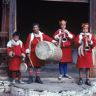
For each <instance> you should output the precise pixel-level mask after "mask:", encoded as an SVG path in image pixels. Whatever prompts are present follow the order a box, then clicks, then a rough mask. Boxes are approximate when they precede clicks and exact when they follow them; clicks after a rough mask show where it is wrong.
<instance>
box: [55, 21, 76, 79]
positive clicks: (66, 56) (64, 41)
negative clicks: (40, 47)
mask: <svg viewBox="0 0 96 96" xmlns="http://www.w3.org/2000/svg"><path fill="white" fill-rule="evenodd" d="M66 24H67V21H66V20H61V21H59V26H60V29H58V30H57V31H56V32H55V34H54V39H55V40H57V41H58V44H59V46H60V47H61V49H62V53H63V54H62V59H61V61H60V62H59V73H60V75H59V77H58V79H59V80H61V79H62V78H63V77H65V78H69V79H71V76H69V75H68V64H69V63H72V48H71V45H72V40H73V39H74V35H73V34H72V33H71V32H70V31H68V30H67V29H66Z"/></svg>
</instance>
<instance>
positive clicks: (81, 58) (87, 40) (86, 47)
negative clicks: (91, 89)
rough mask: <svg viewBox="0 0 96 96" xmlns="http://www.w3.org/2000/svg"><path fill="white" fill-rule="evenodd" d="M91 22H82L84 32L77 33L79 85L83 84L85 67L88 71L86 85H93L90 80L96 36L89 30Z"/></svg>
mask: <svg viewBox="0 0 96 96" xmlns="http://www.w3.org/2000/svg"><path fill="white" fill-rule="evenodd" d="M89 29H90V28H89V24H88V23H83V24H82V32H81V33H80V34H79V35H77V37H76V39H75V41H76V45H77V48H78V59H77V68H78V69H79V82H78V84H79V85H82V84H83V79H82V78H83V76H82V69H85V70H86V71H85V73H86V81H85V84H86V85H89V86H90V85H91V82H90V80H89V71H90V68H92V67H93V61H92V49H93V48H94V46H95V45H96V40H95V37H94V36H93V35H92V33H90V32H89Z"/></svg>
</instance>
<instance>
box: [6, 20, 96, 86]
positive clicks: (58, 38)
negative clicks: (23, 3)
mask: <svg viewBox="0 0 96 96" xmlns="http://www.w3.org/2000/svg"><path fill="white" fill-rule="evenodd" d="M66 26H67V21H66V20H60V21H59V29H58V30H57V31H56V32H54V34H53V37H49V36H48V35H46V34H44V33H43V32H41V31H40V27H39V24H37V23H35V24H33V26H32V33H30V34H29V35H28V38H27V41H26V44H23V42H22V41H21V40H20V39H19V33H18V32H14V33H13V35H12V39H11V40H10V41H9V42H8V43H7V54H8V60H9V61H8V69H9V71H8V75H9V78H10V81H11V82H12V83H24V82H23V81H22V80H21V72H20V64H21V63H22V62H27V66H28V73H29V78H28V84H30V83H32V82H36V83H40V84H43V82H42V80H41V78H40V69H41V67H42V66H44V65H45V61H44V60H40V59H39V58H38V57H37V56H36V53H35V49H36V46H37V44H38V43H39V42H40V41H48V42H51V43H53V44H54V45H55V46H59V47H60V48H61V50H62V58H61V60H60V61H59V68H58V69H59V76H58V80H61V79H62V78H69V79H71V78H72V77H71V76H69V75H68V64H72V44H73V42H74V43H75V45H76V48H77V53H78V58H77V63H76V67H77V68H78V70H79V80H78V84H79V85H82V84H84V79H83V78H84V77H83V74H84V73H82V71H83V69H85V74H86V77H85V78H86V80H85V84H86V85H88V86H91V81H90V79H89V71H90V68H92V67H93V61H92V49H93V48H94V47H95V45H96V39H95V37H94V35H92V33H91V32H90V26H89V24H88V23H83V24H82V26H81V27H82V30H81V32H80V33H79V35H77V36H75V35H74V34H73V33H72V32H70V31H69V30H67V29H66ZM50 66H51V65H50Z"/></svg>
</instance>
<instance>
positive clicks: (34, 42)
mask: <svg viewBox="0 0 96 96" xmlns="http://www.w3.org/2000/svg"><path fill="white" fill-rule="evenodd" d="M42 38H43V40H46V41H50V42H51V41H52V40H53V39H52V38H50V37H49V36H47V35H45V34H42ZM30 40H31V34H29V36H28V38H27V42H26V50H27V49H29V46H30ZM40 41H41V39H40V37H34V38H33V40H32V41H31V50H30V51H31V52H30V58H31V61H32V63H33V65H34V67H41V66H44V63H45V62H44V61H42V60H40V59H38V58H37V56H36V54H35V48H36V45H37V44H38V43H39V42H40ZM28 64H29V65H28V66H31V64H30V61H29V63H28Z"/></svg>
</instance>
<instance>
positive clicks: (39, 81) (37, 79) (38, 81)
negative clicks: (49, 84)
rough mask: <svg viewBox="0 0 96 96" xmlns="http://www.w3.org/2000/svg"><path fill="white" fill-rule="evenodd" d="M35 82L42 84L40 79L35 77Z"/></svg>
mask: <svg viewBox="0 0 96 96" xmlns="http://www.w3.org/2000/svg"><path fill="white" fill-rule="evenodd" d="M35 82H36V83H40V84H43V82H42V81H41V79H40V77H39V76H36V79H35Z"/></svg>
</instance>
